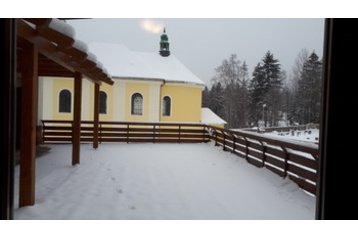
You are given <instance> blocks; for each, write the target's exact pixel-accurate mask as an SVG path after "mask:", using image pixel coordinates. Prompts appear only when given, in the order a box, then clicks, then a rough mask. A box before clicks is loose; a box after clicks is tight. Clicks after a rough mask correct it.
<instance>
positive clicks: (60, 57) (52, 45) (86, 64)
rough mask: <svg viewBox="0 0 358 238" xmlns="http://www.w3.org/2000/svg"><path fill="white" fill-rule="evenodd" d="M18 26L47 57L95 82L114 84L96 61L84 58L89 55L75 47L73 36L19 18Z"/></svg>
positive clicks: (23, 36)
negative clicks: (36, 25) (37, 26)
mask: <svg viewBox="0 0 358 238" xmlns="http://www.w3.org/2000/svg"><path fill="white" fill-rule="evenodd" d="M17 27H18V29H19V30H18V35H19V36H20V37H22V38H24V39H26V40H27V41H30V42H31V43H33V44H35V45H36V46H37V47H38V50H39V52H41V53H42V54H43V55H45V56H46V57H47V58H49V59H51V60H53V61H54V62H56V63H58V64H60V65H61V66H63V67H65V68H66V69H68V70H70V71H72V72H80V73H81V74H82V75H84V76H86V77H87V78H88V79H90V80H92V81H93V82H97V81H103V82H106V83H108V84H110V85H112V84H113V81H112V80H111V78H110V77H109V76H108V75H107V74H102V73H103V71H102V69H101V68H100V67H99V66H98V65H97V63H96V62H93V61H91V60H89V59H88V58H86V59H84V56H86V57H87V56H88V55H87V53H86V52H83V54H81V53H80V52H79V50H78V49H76V48H74V47H73V42H74V40H73V39H72V38H71V37H68V36H66V35H63V34H61V33H59V32H56V31H55V30H53V29H48V28H46V27H41V28H39V29H37V30H35V29H33V28H32V27H31V26H29V25H28V24H27V23H26V22H25V21H23V20H21V19H20V20H18V23H17Z"/></svg>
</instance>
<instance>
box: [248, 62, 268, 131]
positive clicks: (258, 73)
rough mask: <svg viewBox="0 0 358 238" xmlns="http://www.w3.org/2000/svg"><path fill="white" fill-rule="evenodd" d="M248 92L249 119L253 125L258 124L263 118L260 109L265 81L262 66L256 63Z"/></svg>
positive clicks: (264, 90)
mask: <svg viewBox="0 0 358 238" xmlns="http://www.w3.org/2000/svg"><path fill="white" fill-rule="evenodd" d="M249 93H250V121H251V122H252V123H253V124H254V125H255V126H260V125H259V120H260V119H262V118H263V114H262V110H261V108H263V105H264V99H265V98H264V97H265V93H266V82H265V74H264V70H263V67H262V65H261V64H260V63H258V64H257V65H256V67H255V69H254V72H253V73H252V79H251V82H250V86H249Z"/></svg>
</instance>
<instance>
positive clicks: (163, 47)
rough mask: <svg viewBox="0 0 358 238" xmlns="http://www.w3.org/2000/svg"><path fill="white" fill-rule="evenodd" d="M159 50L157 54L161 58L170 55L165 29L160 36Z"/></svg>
mask: <svg viewBox="0 0 358 238" xmlns="http://www.w3.org/2000/svg"><path fill="white" fill-rule="evenodd" d="M159 45H160V50H159V54H160V55H161V56H163V57H168V56H169V55H170V51H169V39H168V36H167V34H166V31H165V28H164V30H163V34H162V35H161V36H160V43H159Z"/></svg>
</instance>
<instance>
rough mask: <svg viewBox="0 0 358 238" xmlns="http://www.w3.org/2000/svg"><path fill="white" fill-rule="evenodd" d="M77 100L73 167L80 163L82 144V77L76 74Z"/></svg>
mask: <svg viewBox="0 0 358 238" xmlns="http://www.w3.org/2000/svg"><path fill="white" fill-rule="evenodd" d="M74 84H75V87H74V91H75V96H74V98H75V100H74V107H73V124H72V165H76V164H79V163H80V144H81V98H82V75H81V73H78V72H76V74H75V82H74Z"/></svg>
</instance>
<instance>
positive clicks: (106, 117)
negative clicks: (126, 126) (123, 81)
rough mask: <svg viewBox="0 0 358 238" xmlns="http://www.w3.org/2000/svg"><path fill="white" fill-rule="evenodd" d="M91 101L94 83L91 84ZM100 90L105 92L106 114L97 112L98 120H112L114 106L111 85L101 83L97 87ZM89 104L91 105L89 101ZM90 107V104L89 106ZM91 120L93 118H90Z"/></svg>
mask: <svg viewBox="0 0 358 238" xmlns="http://www.w3.org/2000/svg"><path fill="white" fill-rule="evenodd" d="M92 88H93V89H92V99H91V100H92V101H91V102H94V85H93V84H92ZM99 90H100V91H103V92H105V93H106V94H107V113H106V114H101V113H100V114H99V120H100V121H112V120H113V107H114V105H113V104H114V100H113V98H114V97H113V86H111V85H108V84H106V83H102V84H101V86H100V87H99ZM90 105H93V104H92V103H90ZM91 107H92V106H91ZM91 115H92V118H93V107H92V113H91ZM91 120H93V119H91Z"/></svg>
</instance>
